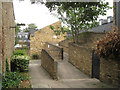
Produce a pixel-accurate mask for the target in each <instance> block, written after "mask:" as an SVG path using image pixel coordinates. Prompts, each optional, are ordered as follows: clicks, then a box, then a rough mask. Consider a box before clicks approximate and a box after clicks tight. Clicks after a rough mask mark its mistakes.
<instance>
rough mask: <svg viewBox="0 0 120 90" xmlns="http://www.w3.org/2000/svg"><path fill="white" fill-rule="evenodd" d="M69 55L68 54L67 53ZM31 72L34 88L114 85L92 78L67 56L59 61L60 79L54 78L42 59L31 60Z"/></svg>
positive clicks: (102, 86)
mask: <svg viewBox="0 0 120 90" xmlns="http://www.w3.org/2000/svg"><path fill="white" fill-rule="evenodd" d="M66 55H67V54H66ZM29 73H30V76H31V79H30V81H31V84H32V87H33V88H105V87H107V88H111V87H112V86H109V85H106V84H103V83H101V82H100V81H99V80H97V79H93V78H90V77H89V76H87V75H85V74H84V73H83V72H81V71H80V70H78V69H77V68H76V67H74V66H73V65H72V64H71V63H69V62H68V60H67V57H66V58H65V59H64V60H63V61H59V62H58V76H59V80H57V81H56V80H53V79H52V78H51V77H50V75H49V74H48V73H47V71H46V70H44V68H42V66H41V61H40V60H31V61H30V64H29Z"/></svg>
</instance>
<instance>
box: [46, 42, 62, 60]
mask: <svg viewBox="0 0 120 90" xmlns="http://www.w3.org/2000/svg"><path fill="white" fill-rule="evenodd" d="M44 48H45V50H46V51H47V52H49V54H50V55H51V56H52V57H54V59H56V60H62V59H63V48H61V47H59V46H56V45H54V44H51V43H48V42H46V43H45V46H44Z"/></svg>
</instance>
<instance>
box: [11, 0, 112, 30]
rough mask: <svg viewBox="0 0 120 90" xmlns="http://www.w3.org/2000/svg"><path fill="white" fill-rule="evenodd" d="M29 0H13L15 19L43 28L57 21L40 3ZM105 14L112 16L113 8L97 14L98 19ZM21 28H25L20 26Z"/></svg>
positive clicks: (110, 1)
mask: <svg viewBox="0 0 120 90" xmlns="http://www.w3.org/2000/svg"><path fill="white" fill-rule="evenodd" d="M29 1H30V0H25V1H21V2H19V1H18V0H13V4H14V13H15V19H16V20H15V21H16V22H18V23H25V24H26V25H27V24H30V23H35V24H36V25H37V26H38V28H39V29H40V28H43V27H45V26H47V25H50V24H52V23H54V22H57V21H59V20H58V19H57V17H55V16H53V15H51V14H50V12H49V10H48V8H46V7H45V6H44V5H41V4H31V3H30V2H29ZM106 1H109V3H110V6H113V0H106ZM107 16H113V10H112V9H111V10H108V12H107V15H106V16H99V18H100V19H105V18H107ZM22 28H25V27H23V26H22Z"/></svg>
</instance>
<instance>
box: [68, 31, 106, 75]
mask: <svg viewBox="0 0 120 90" xmlns="http://www.w3.org/2000/svg"><path fill="white" fill-rule="evenodd" d="M104 35H105V33H95V32H87V33H85V32H84V33H81V34H80V35H79V44H74V43H69V51H68V54H69V62H71V63H72V64H73V65H74V66H75V67H77V68H78V69H80V70H81V71H83V72H84V73H85V74H87V75H89V76H92V50H94V49H95V47H96V41H97V40H99V39H100V38H101V37H103V36H104Z"/></svg>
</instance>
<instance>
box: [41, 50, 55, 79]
mask: <svg viewBox="0 0 120 90" xmlns="http://www.w3.org/2000/svg"><path fill="white" fill-rule="evenodd" d="M41 65H42V67H43V68H44V69H45V70H46V71H47V72H48V73H49V74H50V76H51V77H52V78H53V79H57V62H56V61H55V60H54V59H53V57H52V56H50V54H49V53H48V52H47V51H46V50H44V49H42V53H41Z"/></svg>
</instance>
